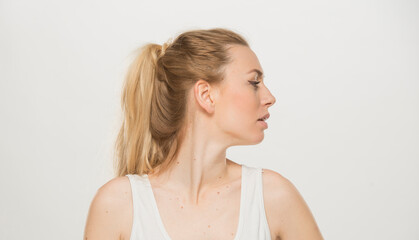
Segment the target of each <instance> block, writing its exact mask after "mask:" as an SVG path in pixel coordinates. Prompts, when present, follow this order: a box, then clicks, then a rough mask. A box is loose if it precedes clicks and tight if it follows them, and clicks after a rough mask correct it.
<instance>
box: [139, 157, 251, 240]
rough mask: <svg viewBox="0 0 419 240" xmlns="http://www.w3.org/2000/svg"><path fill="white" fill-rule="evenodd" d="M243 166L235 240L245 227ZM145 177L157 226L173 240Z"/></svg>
mask: <svg viewBox="0 0 419 240" xmlns="http://www.w3.org/2000/svg"><path fill="white" fill-rule="evenodd" d="M241 166H242V169H241V171H242V173H241V174H242V175H241V187H240V188H241V191H240V211H239V223H238V225H237V230H236V235H235V237H234V240H238V239H239V237H240V235H241V232H242V225H243V217H244V201H245V194H246V193H245V190H246V188H245V186H244V185H245V182H246V181H245V176H246V174H244V171H245V170H244V168H245V166H244V165H243V164H242V165H241ZM145 177H146V180H147V183H148V184H149V186H150V191H149V192H148V194H149V195H150V197H151V199H152V205H153V209H154V210H153V212H154V215H155V217H156V220H157V224H158V225H159V227H160V231H161V233H162V234H163V236H164V238H165V239H166V240H172V239H171V238H170V236H169V234H168V233H167V231H166V228H165V227H164V224H163V220H162V218H161V216H160V212H159V208H158V207H157V201H156V198H155V197H154V193H153V189H152V187H151V183H150V179H148V174H145Z"/></svg>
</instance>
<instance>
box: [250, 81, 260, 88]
mask: <svg viewBox="0 0 419 240" xmlns="http://www.w3.org/2000/svg"><path fill="white" fill-rule="evenodd" d="M250 83H251V84H252V85H253V86H254V87H255V89H258V88H259V86H257V85H258V84H259V83H260V81H259V82H256V81H250Z"/></svg>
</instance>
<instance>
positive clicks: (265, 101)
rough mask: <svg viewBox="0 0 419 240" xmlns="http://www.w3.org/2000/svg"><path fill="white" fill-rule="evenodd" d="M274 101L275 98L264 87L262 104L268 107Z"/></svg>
mask: <svg viewBox="0 0 419 240" xmlns="http://www.w3.org/2000/svg"><path fill="white" fill-rule="evenodd" d="M275 102H276V98H275V97H274V96H273V95H272V93H271V92H270V91H269V89H268V88H266V94H265V96H264V98H263V105H267V107H270V106H272V105H274V103H275Z"/></svg>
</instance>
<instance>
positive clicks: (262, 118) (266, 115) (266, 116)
mask: <svg viewBox="0 0 419 240" xmlns="http://www.w3.org/2000/svg"><path fill="white" fill-rule="evenodd" d="M269 116H270V114H269V113H267V114H265V115H264V116H263V117H261V118H259V119H258V121H263V122H264V121H266V120H267V119H268V118H269Z"/></svg>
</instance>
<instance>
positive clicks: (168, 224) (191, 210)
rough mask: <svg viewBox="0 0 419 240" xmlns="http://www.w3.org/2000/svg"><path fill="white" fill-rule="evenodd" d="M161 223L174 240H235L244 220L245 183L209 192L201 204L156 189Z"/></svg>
mask: <svg viewBox="0 0 419 240" xmlns="http://www.w3.org/2000/svg"><path fill="white" fill-rule="evenodd" d="M154 197H155V200H156V204H157V208H158V211H159V216H160V219H158V220H160V221H161V222H162V223H163V226H164V229H162V231H163V232H164V231H166V233H167V235H169V237H170V239H171V240H180V239H182V240H189V239H190V240H192V239H194V240H195V239H226V240H227V239H231V240H233V239H234V238H235V237H236V234H237V230H238V227H239V221H240V204H241V203H240V202H241V184H240V182H238V183H233V184H229V185H226V186H222V187H220V188H217V189H214V190H212V191H209V192H208V193H206V194H205V196H204V197H205V198H203V199H204V200H202V201H201V202H200V203H199V204H197V205H194V204H188V201H186V200H184V199H182V198H181V197H180V196H178V195H177V194H174V193H167V192H165V191H162V190H160V189H154Z"/></svg>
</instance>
